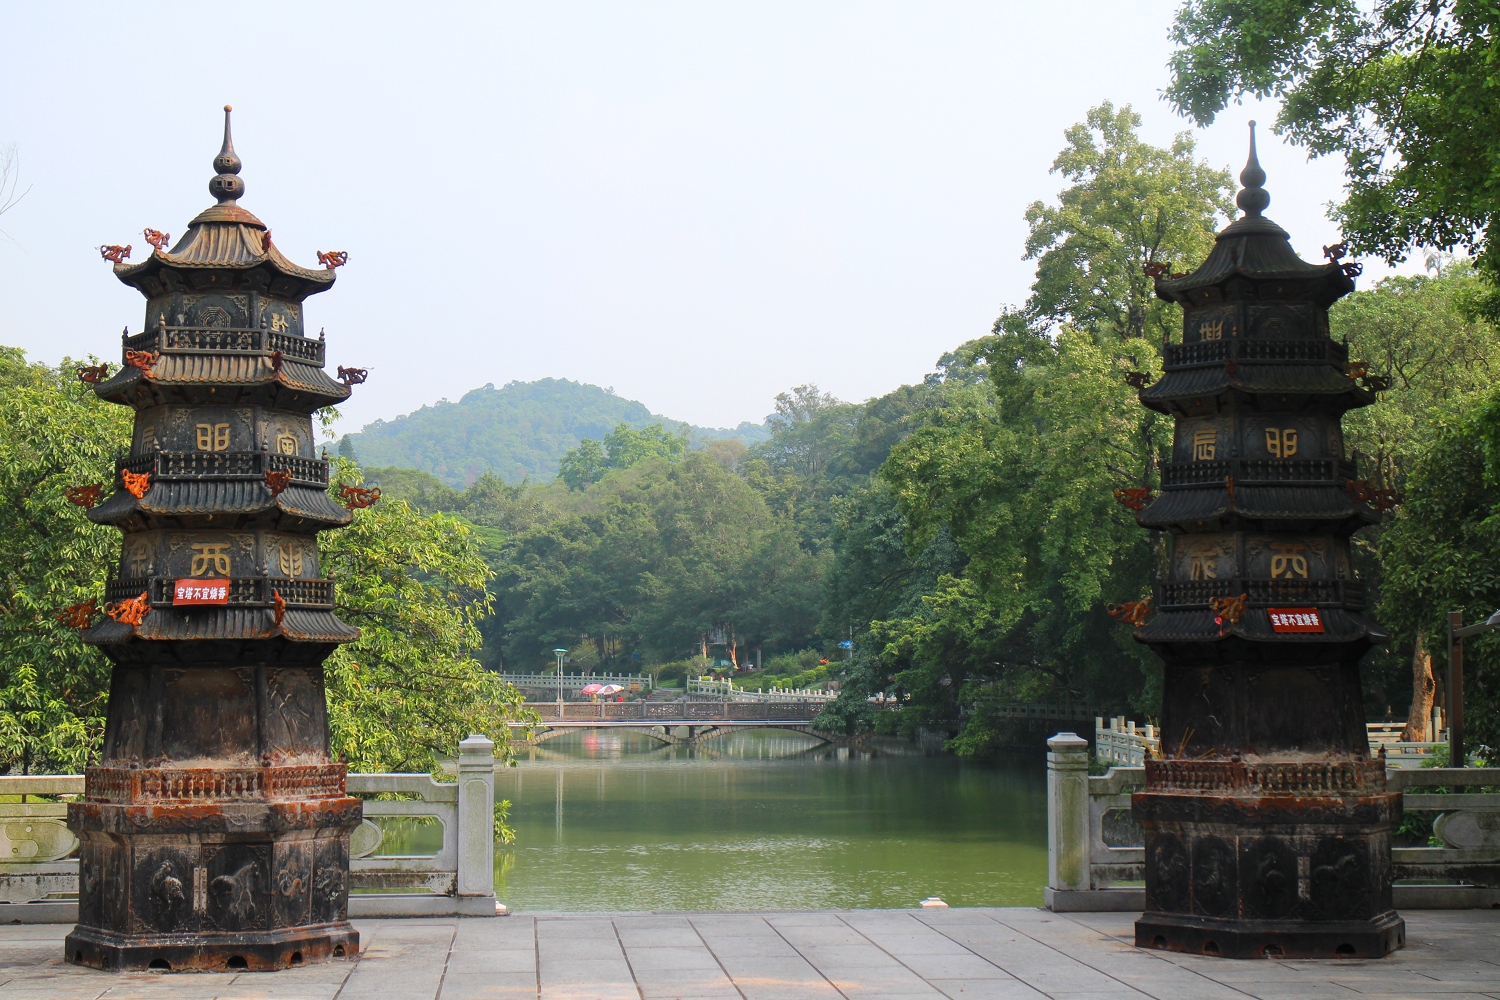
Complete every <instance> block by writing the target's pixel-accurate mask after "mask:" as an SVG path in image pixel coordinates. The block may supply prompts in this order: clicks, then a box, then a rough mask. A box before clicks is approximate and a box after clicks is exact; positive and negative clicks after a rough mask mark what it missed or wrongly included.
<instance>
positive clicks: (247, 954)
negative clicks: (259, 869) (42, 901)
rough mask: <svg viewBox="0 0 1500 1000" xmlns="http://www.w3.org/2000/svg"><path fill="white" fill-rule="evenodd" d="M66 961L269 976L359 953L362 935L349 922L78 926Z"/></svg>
mask: <svg viewBox="0 0 1500 1000" xmlns="http://www.w3.org/2000/svg"><path fill="white" fill-rule="evenodd" d="M65 947H66V949H67V955H68V961H69V962H71V963H73V964H74V965H86V966H88V967H90V968H93V969H105V970H111V971H130V970H134V969H164V970H167V971H177V972H221V971H223V972H233V971H238V970H246V971H250V972H271V971H275V970H277V969H292V968H296V967H298V966H301V965H315V964H318V963H322V962H327V961H329V960H331V959H342V958H353V957H354V956H356V955H358V954H359V932H358V931H356V930H355V929H354V928H353V927H351V926H350V925H349V923H348V922H347V921H339V922H338V923H333V924H324V925H321V926H314V927H290V928H282V929H280V930H271V931H239V932H236V933H218V932H201V931H185V932H183V933H180V934H117V933H115V932H113V931H107V930H104V929H102V928H99V927H82V926H80V927H77V928H75V929H74V931H73V933H71V934H69V935H68V938H67V943H66V946H65Z"/></svg>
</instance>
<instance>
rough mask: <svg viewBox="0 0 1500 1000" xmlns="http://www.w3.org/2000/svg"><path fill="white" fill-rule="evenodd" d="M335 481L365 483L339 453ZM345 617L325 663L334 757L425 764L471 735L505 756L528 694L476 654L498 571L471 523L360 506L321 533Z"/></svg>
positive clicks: (410, 766) (360, 762)
mask: <svg viewBox="0 0 1500 1000" xmlns="http://www.w3.org/2000/svg"><path fill="white" fill-rule="evenodd" d="M333 478H334V480H335V482H340V481H341V482H345V483H349V482H360V481H362V477H361V474H360V472H359V469H358V467H357V466H354V465H353V464H352V463H350V462H349V461H348V460H347V459H339V460H338V470H337V475H336V476H334V477H333ZM319 550H320V553H321V559H322V563H323V566H324V567H325V570H326V571H327V572H328V573H329V575H330V576H332V577H333V578H334V581H335V584H336V586H337V610H338V614H339V616H340V617H341V618H343V619H344V620H345V621H347V622H348V623H349V624H351V625H355V626H358V628H359V629H360V637H359V639H358V640H357V641H355V642H352V643H348V644H346V645H343V646H340V647H339V648H338V650H337V652H335V653H334V654H333V656H331V657H329V659H328V661H327V663H326V665H325V667H324V671H325V676H326V678H327V685H328V708H329V729H330V731H331V733H332V737H333V749H334V753H335V754H337V755H338V756H339V757H341V758H342V759H344V760H345V761H347V762H348V763H349V766H350V767H351V768H353V769H356V770H368V771H425V770H431V769H432V768H433V767H435V766H436V764H437V759H438V757H439V756H441V755H444V754H452V753H454V752H455V751H456V748H457V746H458V742H459V741H460V740H462V739H463V738H464V737H465V736H467V735H469V734H470V733H483V734H485V735H486V736H488V737H490V738H491V739H492V740H494V741H495V743H496V746H497V751H498V752H499V753H500V754H501V755H502V756H504V755H506V754H508V752H509V740H510V723H511V722H512V721H520V720H523V719H525V718H526V717H527V716H526V713H525V710H524V709H522V707H521V700H522V698H521V694H520V692H518V691H517V690H516V689H515V688H513V687H511V686H510V685H509V684H506V683H505V682H504V680H503V679H502V678H501V677H500V675H498V674H495V673H492V672H490V671H488V670H485V669H484V668H483V666H481V665H480V663H479V661H478V660H477V658H476V656H475V654H476V652H477V651H478V649H479V647H480V643H481V636H480V632H479V627H478V625H479V621H480V620H481V619H482V618H483V617H484V616H485V614H486V613H488V611H489V609H490V604H491V601H492V598H491V595H490V593H489V589H488V582H489V579H490V576H491V573H490V569H489V567H488V566H487V565H486V564H485V561H484V558H483V556H482V555H481V553H480V550H479V546H478V544H477V543H476V540H475V538H474V533H473V530H472V529H471V528H470V527H469V525H468V524H466V523H465V522H464V521H462V520H460V519H459V518H456V517H454V516H452V515H451V514H444V513H431V514H424V513H419V512H418V511H415V510H413V509H412V507H411V506H410V504H408V503H407V502H406V501H404V500H390V501H384V500H383V501H382V502H380V503H378V504H376V505H375V506H373V507H368V508H365V509H363V510H359V511H356V512H355V514H354V521H353V522H352V523H351V524H350V525H348V526H347V527H345V528H341V529H339V530H337V531H332V532H327V533H325V534H323V535H321V536H320V537H319Z"/></svg>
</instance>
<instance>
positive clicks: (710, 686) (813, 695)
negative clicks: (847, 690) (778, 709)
mask: <svg viewBox="0 0 1500 1000" xmlns="http://www.w3.org/2000/svg"><path fill="white" fill-rule="evenodd" d="M687 693H688V694H706V695H712V696H714V697H716V698H725V699H728V700H729V701H758V702H767V703H772V704H776V703H782V704H785V703H788V702H804V701H816V702H825V701H832V700H833V699H835V698H837V697H838V692H837V691H827V690H824V689H823V688H770V689H767V690H765V691H746V690H744V689H743V688H737V687H735V686H734V678H733V677H726V678H724V679H723V680H715V679H714V678H712V677H689V678H688V682H687Z"/></svg>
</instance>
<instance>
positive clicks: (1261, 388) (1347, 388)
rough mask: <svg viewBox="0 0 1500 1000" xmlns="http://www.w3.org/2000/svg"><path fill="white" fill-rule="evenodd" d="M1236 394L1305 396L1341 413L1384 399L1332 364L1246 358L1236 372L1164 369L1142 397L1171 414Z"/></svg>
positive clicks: (1216, 368) (1220, 367)
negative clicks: (1273, 362) (1266, 362)
mask: <svg viewBox="0 0 1500 1000" xmlns="http://www.w3.org/2000/svg"><path fill="white" fill-rule="evenodd" d="M1230 394H1235V395H1238V396H1242V397H1245V398H1247V399H1253V398H1256V397H1263V396H1300V397H1303V398H1310V399H1313V400H1317V402H1318V404H1319V405H1320V406H1323V407H1325V408H1331V409H1333V410H1335V411H1337V412H1340V413H1342V412H1344V411H1346V410H1354V409H1358V408H1359V407H1361V406H1369V405H1370V404H1371V403H1373V402H1375V400H1376V399H1377V398H1378V397H1377V395H1376V394H1375V393H1373V392H1371V391H1370V390H1369V389H1366V388H1364V387H1363V386H1361V385H1360V384H1359V383H1358V382H1355V381H1354V380H1353V379H1351V378H1350V377H1349V376H1348V375H1345V374H1344V373H1343V372H1341V371H1339V369H1337V368H1335V367H1333V366H1332V365H1293V364H1281V365H1257V364H1249V363H1245V362H1241V363H1240V365H1239V368H1238V370H1237V371H1236V372H1235V374H1233V375H1231V374H1229V370H1228V369H1227V368H1226V367H1224V366H1223V365H1218V366H1214V367H1204V368H1190V369H1186V370H1181V371H1169V372H1163V373H1162V376H1161V378H1159V379H1157V380H1156V381H1155V382H1153V383H1151V384H1150V385H1148V386H1146V387H1145V388H1144V389H1142V390H1141V391H1140V392H1139V393H1137V394H1136V398H1138V399H1139V400H1140V401H1141V405H1142V406H1146V407H1149V408H1150V409H1153V410H1155V411H1157V412H1158V413H1165V414H1167V415H1169V416H1176V415H1183V416H1189V415H1193V414H1195V413H1196V412H1201V411H1202V410H1203V409H1204V406H1203V405H1202V404H1200V405H1199V406H1197V407H1194V406H1193V405H1192V404H1193V402H1194V401H1206V400H1218V399H1219V398H1220V397H1226V398H1227V397H1228V396H1229V395H1230Z"/></svg>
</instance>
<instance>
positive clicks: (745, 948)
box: [703, 934, 797, 961]
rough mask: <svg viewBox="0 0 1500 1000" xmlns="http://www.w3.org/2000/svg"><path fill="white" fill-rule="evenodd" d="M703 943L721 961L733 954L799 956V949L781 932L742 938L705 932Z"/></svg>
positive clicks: (764, 956) (758, 956) (741, 955)
mask: <svg viewBox="0 0 1500 1000" xmlns="http://www.w3.org/2000/svg"><path fill="white" fill-rule="evenodd" d="M703 943H704V944H705V945H706V946H707V947H708V948H709V950H710V951H712V952H713V953H714V955H716V956H717V957H718V958H719V959H720V960H721V961H722V960H723V959H725V958H727V957H729V956H731V955H732V956H735V957H738V958H795V957H796V956H797V949H796V948H793V947H792V946H791V945H790V944H788V943H787V942H786V940H785V939H784V938H782V937H781V935H779V934H773V935H755V936H753V937H742V938H733V937H717V936H714V935H710V934H704V935H703Z"/></svg>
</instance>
